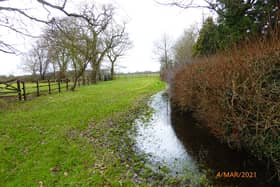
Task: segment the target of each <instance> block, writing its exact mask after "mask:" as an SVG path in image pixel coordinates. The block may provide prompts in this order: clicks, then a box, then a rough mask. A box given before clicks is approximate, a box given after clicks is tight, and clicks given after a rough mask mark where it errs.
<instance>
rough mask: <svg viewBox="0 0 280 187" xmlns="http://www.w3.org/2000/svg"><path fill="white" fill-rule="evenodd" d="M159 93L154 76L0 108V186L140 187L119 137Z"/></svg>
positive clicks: (136, 166)
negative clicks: (147, 102) (152, 96)
mask: <svg viewBox="0 0 280 187" xmlns="http://www.w3.org/2000/svg"><path fill="white" fill-rule="evenodd" d="M164 87H165V85H164V83H162V82H161V81H160V80H159V77H158V76H146V77H143V76H142V77H131V78H120V79H117V80H115V81H108V82H102V83H99V84H97V85H91V86H84V87H80V88H78V89H77V91H75V92H62V93H61V94H52V95H46V96H41V97H38V98H34V99H33V100H31V101H27V102H11V103H8V104H5V108H2V109H1V110H0V132H1V136H0V152H1V155H0V186H55V185H57V186H67V185H68V186H69V185H70V186H106V185H107V186H123V185H126V186H129V185H130V186H131V185H132V186H133V185H134V184H136V183H137V182H138V183H140V182H141V183H142V184H143V185H144V186H145V183H147V184H148V182H147V181H143V180H142V181H141V176H138V175H137V174H135V170H136V171H137V169H139V168H142V165H141V164H139V163H140V162H138V163H137V162H135V160H137V159H138V161H139V160H140V158H138V157H137V156H136V155H133V154H132V153H131V152H130V151H129V150H125V149H124V147H125V146H124V145H129V144H130V142H129V140H128V139H122V137H123V135H124V133H125V132H127V129H129V128H130V126H131V123H129V122H131V121H132V120H133V119H135V117H136V116H137V115H138V113H139V112H140V111H141V110H144V109H145V106H146V101H147V99H148V98H149V97H150V96H151V95H152V94H154V93H156V92H158V91H160V90H162V89H164ZM0 107H1V106H0ZM129 154H131V155H130V156H131V157H129ZM146 174H147V175H148V174H150V175H152V174H151V173H149V171H148V170H147V171H146ZM143 175H144V174H143ZM142 178H143V177H142Z"/></svg>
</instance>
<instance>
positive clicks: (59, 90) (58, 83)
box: [57, 80, 61, 93]
mask: <svg viewBox="0 0 280 187" xmlns="http://www.w3.org/2000/svg"><path fill="white" fill-rule="evenodd" d="M57 85H58V92H59V93H60V92H61V89H60V80H58V82H57Z"/></svg>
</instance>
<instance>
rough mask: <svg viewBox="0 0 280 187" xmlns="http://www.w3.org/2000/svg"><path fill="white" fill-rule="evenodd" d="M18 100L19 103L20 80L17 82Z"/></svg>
mask: <svg viewBox="0 0 280 187" xmlns="http://www.w3.org/2000/svg"><path fill="white" fill-rule="evenodd" d="M17 91H18V99H19V100H20V101H21V89H20V80H17Z"/></svg>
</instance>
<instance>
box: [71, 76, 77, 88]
mask: <svg viewBox="0 0 280 187" xmlns="http://www.w3.org/2000/svg"><path fill="white" fill-rule="evenodd" d="M78 79H79V77H74V80H73V85H72V87H71V88H70V90H71V91H75V88H76V86H77V81H78Z"/></svg>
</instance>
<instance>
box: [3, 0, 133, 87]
mask: <svg viewBox="0 0 280 187" xmlns="http://www.w3.org/2000/svg"><path fill="white" fill-rule="evenodd" d="M37 3H39V4H42V5H43V6H44V7H45V8H49V9H51V10H52V9H55V10H59V11H61V12H62V13H64V15H65V16H62V17H51V18H49V19H47V18H46V19H39V18H38V17H33V16H31V14H29V12H28V11H27V10H26V9H17V8H14V7H6V6H3V7H2V8H1V7H0V11H1V10H2V11H13V12H15V13H17V14H19V15H20V16H21V17H24V18H27V19H30V20H32V21H35V22H38V23H44V24H45V26H44V29H43V32H42V34H41V35H40V37H39V39H37V41H36V42H35V44H34V45H33V46H32V48H31V49H30V50H29V51H28V52H27V53H25V54H24V57H23V69H24V70H25V71H28V72H30V73H32V74H33V75H37V74H39V77H40V79H42V80H44V79H45V77H46V73H47V72H49V71H50V70H51V69H52V71H54V72H57V76H58V78H59V79H64V78H66V73H67V71H71V72H73V80H74V84H73V86H72V88H71V90H74V89H75V87H76V84H77V81H78V79H79V78H80V77H82V76H84V74H85V71H86V70H87V69H90V71H91V75H90V77H91V81H92V82H93V83H96V82H97V80H98V78H99V76H100V71H101V64H102V63H103V62H104V61H105V60H107V61H109V62H110V74H111V77H112V79H113V78H114V69H115V63H116V61H117V60H118V59H119V57H121V56H123V55H124V54H125V52H126V51H127V49H129V48H130V46H131V45H132V43H131V41H130V40H129V36H128V32H127V29H126V23H125V22H119V21H117V19H116V8H115V7H114V6H113V5H111V4H104V5H98V4H96V3H88V4H83V5H81V8H80V9H79V11H78V12H77V13H69V12H67V11H66V10H65V7H66V4H67V0H64V1H62V2H61V3H60V4H52V3H50V2H49V1H44V0H38V1H37ZM8 18H9V17H7V19H8ZM9 19H10V18H9ZM7 27H9V28H10V29H11V30H14V31H15V32H18V33H20V34H25V33H22V32H21V31H20V30H19V29H18V28H17V27H16V26H14V25H8V26H7ZM25 35H26V34H25ZM30 35H31V34H30ZM7 46H8V45H6V46H4V47H6V48H3V51H6V52H7V53H14V52H15V50H14V48H12V47H11V48H8V49H7Z"/></svg>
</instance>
